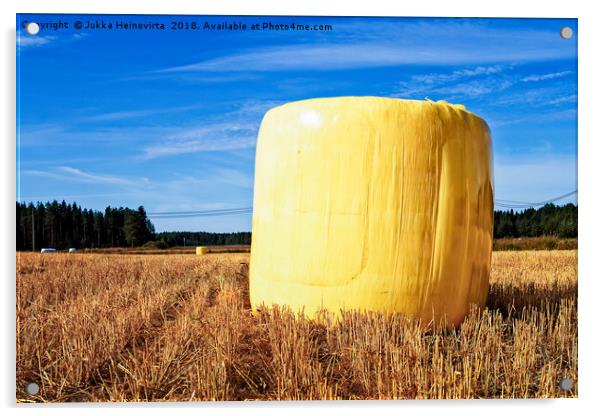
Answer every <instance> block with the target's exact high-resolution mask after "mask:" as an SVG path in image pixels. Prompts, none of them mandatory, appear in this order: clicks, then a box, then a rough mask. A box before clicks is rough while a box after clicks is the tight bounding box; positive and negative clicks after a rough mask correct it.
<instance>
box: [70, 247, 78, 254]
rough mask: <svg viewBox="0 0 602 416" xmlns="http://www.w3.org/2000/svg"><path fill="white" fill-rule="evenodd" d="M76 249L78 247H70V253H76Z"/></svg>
mask: <svg viewBox="0 0 602 416" xmlns="http://www.w3.org/2000/svg"><path fill="white" fill-rule="evenodd" d="M76 251H77V249H76V248H74V247H71V248H69V253H75V252H76Z"/></svg>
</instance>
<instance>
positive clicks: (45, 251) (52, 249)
mask: <svg viewBox="0 0 602 416" xmlns="http://www.w3.org/2000/svg"><path fill="white" fill-rule="evenodd" d="M40 253H56V248H43V249H41V250H40Z"/></svg>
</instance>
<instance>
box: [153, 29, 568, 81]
mask: <svg viewBox="0 0 602 416" xmlns="http://www.w3.org/2000/svg"><path fill="white" fill-rule="evenodd" d="M375 34H378V36H375ZM417 34H419V36H417ZM575 56H576V47H575V45H574V44H573V43H571V42H566V41H565V42H564V43H562V39H560V37H559V35H558V33H557V32H556V31H545V30H513V29H510V30H502V29H499V28H493V27H491V26H487V25H485V24H478V23H473V24H471V23H466V22H465V21H463V22H453V21H447V22H432V23H430V24H429V23H425V22H420V23H405V22H404V23H403V24H402V23H398V24H388V25H383V26H380V25H378V27H374V25H373V27H372V28H371V29H370V28H367V29H366V31H362V30H359V29H358V28H357V27H356V28H355V30H354V31H353V34H352V35H348V36H346V37H345V36H343V35H341V34H338V35H334V36H333V37H332V38H330V39H329V38H328V37H323V38H322V41H321V42H319V43H300V44H294V45H287V46H268V47H259V48H253V49H247V50H242V51H238V52H234V53H229V54H226V55H222V56H217V57H214V58H211V59H205V60H201V61H196V62H192V63H189V64H184V65H178V66H173V67H169V68H162V69H159V70H158V71H156V72H157V73H183V72H232V71H288V70H297V71H308V70H337V69H352V68H369V67H386V66H397V65H415V64H423V65H427V64H428V65H487V64H494V63H522V62H536V61H545V60H550V59H565V58H571V57H575Z"/></svg>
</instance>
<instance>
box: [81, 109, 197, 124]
mask: <svg viewBox="0 0 602 416" xmlns="http://www.w3.org/2000/svg"><path fill="white" fill-rule="evenodd" d="M199 107H200V106H198V105H189V106H182V107H165V108H150V109H144V110H126V111H113V112H107V113H99V114H93V115H89V116H84V117H80V118H78V119H76V120H75V121H77V122H97V121H118V120H129V119H133V118H140V117H148V116H153V115H158V114H172V113H181V112H186V111H191V110H195V109H198V108H199Z"/></svg>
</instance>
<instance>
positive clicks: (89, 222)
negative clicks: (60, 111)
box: [17, 201, 577, 250]
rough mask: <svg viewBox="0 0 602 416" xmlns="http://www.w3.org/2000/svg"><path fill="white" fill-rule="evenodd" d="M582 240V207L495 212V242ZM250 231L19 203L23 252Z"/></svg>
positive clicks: (218, 238) (163, 243) (230, 241)
mask: <svg viewBox="0 0 602 416" xmlns="http://www.w3.org/2000/svg"><path fill="white" fill-rule="evenodd" d="M539 236H553V237H559V238H576V237H577V206H575V205H574V204H567V205H564V206H557V205H553V204H548V205H545V206H543V207H541V208H539V209H533V208H529V209H526V210H523V211H513V210H510V211H495V212H494V237H495V238H516V237H539ZM247 244H251V233H250V232H237V233H208V232H185V231H169V232H160V233H155V228H154V226H153V224H152V223H151V221H150V220H149V219H148V217H147V214H146V211H145V209H144V207H142V206H140V207H138V209H130V208H123V207H119V208H114V207H110V206H109V207H107V208H106V209H105V210H104V212H102V211H95V210H91V209H85V208H81V207H80V206H78V205H77V204H76V203H72V204H67V203H66V202H65V201H63V202H61V203H59V202H57V201H52V202H46V203H45V204H43V203H41V202H38V203H37V204H36V205H34V204H31V203H30V204H25V203H19V202H17V250H32V249H34V248H35V249H36V250H39V249H40V248H42V247H52V248H56V249H66V248H69V247H75V248H109V247H140V246H144V245H148V246H154V247H158V248H168V247H174V246H197V245H208V246H209V245H247Z"/></svg>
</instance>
